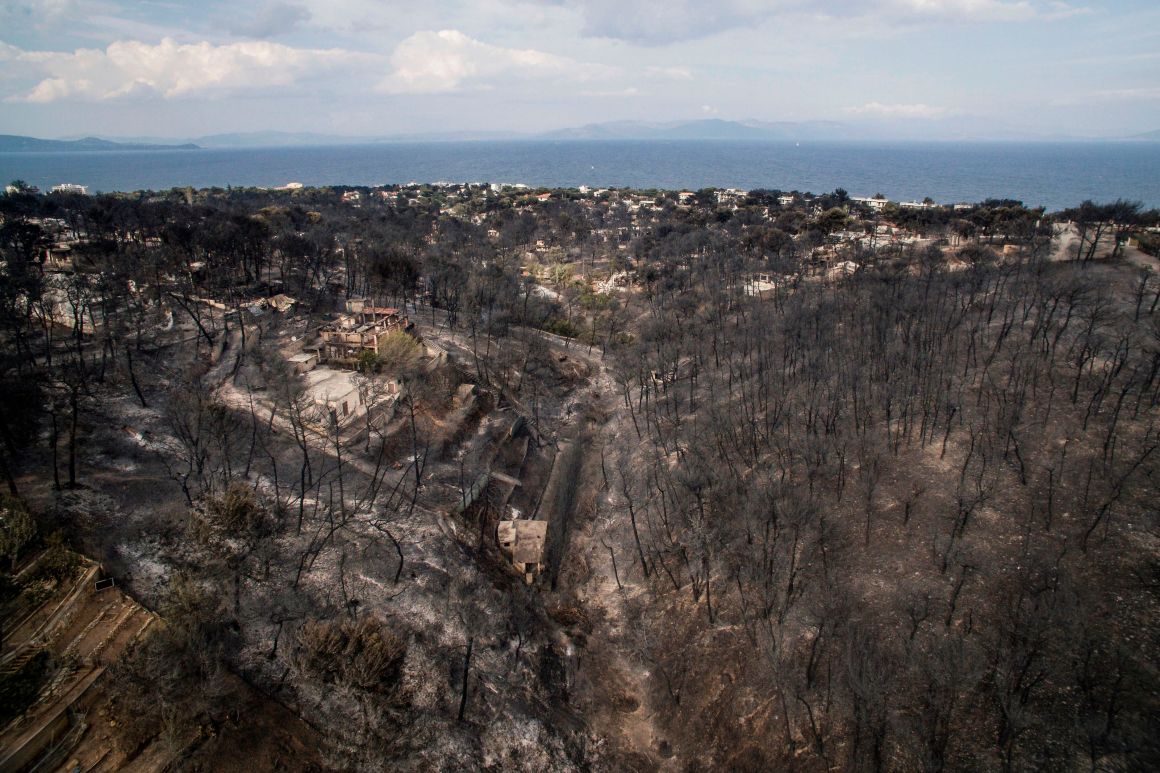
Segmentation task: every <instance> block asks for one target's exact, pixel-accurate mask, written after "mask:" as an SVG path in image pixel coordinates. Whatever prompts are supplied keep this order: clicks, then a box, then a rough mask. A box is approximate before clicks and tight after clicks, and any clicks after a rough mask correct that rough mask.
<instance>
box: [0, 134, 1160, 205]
mask: <svg viewBox="0 0 1160 773" xmlns="http://www.w3.org/2000/svg"><path fill="white" fill-rule="evenodd" d="M0 178H2V179H3V182H8V181H10V180H14V179H22V180H24V181H26V182H28V183H29V184H32V185H36V186H38V187H41V188H44V189H47V188H50V187H51V186H53V185H56V184H59V183H65V182H68V183H76V184H80V185H86V186H88V188H89V190H90V191H93V192H96V191H136V190H164V189H168V188H174V187H185V186H191V187H195V188H210V187H219V188H224V187H230V186H232V187H277V186H279V185H283V184H285V183H287V182H289V181H291V180H296V181H301V182H303V183H304V184H306V185H308V186H312V187H319V186H327V185H367V186H373V185H384V184H392V183H407V182H435V181H439V180H452V181H457V182H521V183H525V184H528V185H530V186H533V187H547V188H572V187H578V186H580V185H588V186H591V187H618V188H666V189H682V188H689V189H697V188H706V187H717V188H727V187H733V188H742V189H746V190H752V189H756V188H767V189H779V190H786V191H789V190H798V191H803V192H811V193H825V192H829V191H832V190H834V189H836V188H844V189H845V190H847V191H848V192H849V193H850V194H851V195H858V196H869V195H873V194H875V193H882V194H884V195H886V196H887V197H889V198H891V199H896V200H902V199H922V198H924V197H927V196H929V197H930V198H932V199H934V200H935V201H937V202H939V203H943V204H951V203H957V202H976V201H982V200H984V199H988V198H1000V199H1004V198H1009V199H1018V200H1020V201H1023V202H1024V203H1025V204H1026V205H1028V206H1031V207H1035V206H1044V207H1046V208H1047V209H1048V210H1052V211H1054V210H1058V209H1064V208H1067V207H1072V206H1075V205H1078V204H1079V203H1080V202H1082V201H1083V200H1085V199H1092V200H1095V201H1111V200H1114V199H1117V198H1123V199H1128V200H1133V201H1140V202H1142V203H1143V205H1144V206H1145V208H1151V207H1158V206H1160V143H1143V142H1142V143H1126V142H1117V143H1110V142H1066V143H1064V142H1060V143H1017V142H972V143H948V142H937V143H936V142H894V143H886V142H804V143H794V142H753V141H680V140H660V141H622V140H602V141H551V140H543V141H472V142H407V143H382V144H374V145H327V146H298V147H277V148H244V149H243V148H239V149H208V148H201V149H197V150H168V149H167V150H156V151H153V150H132V151H107V150H106V151H100V152H92V153H85V152H76V151H70V152H16V153H0Z"/></svg>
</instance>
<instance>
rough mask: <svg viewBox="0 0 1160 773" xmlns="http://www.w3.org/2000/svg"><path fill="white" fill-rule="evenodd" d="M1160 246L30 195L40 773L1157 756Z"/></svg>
mask: <svg viewBox="0 0 1160 773" xmlns="http://www.w3.org/2000/svg"><path fill="white" fill-rule="evenodd" d="M1157 233H1160V216H1158V214H1157V212H1156V211H1150V212H1149V211H1143V209H1142V207H1141V206H1140V205H1138V204H1134V203H1131V202H1124V201H1118V202H1114V203H1111V204H1097V203H1092V202H1084V203H1083V204H1082V205H1080V206H1077V207H1075V208H1074V209H1072V210H1067V211H1063V212H1045V211H1044V210H1043V209H1032V208H1028V207H1025V206H1024V205H1023V204H1022V203H1020V202H1017V201H1009V200H989V201H985V202H980V203H978V204H973V205H956V206H954V207H950V206H946V207H943V206H939V205H935V204H933V203H930V202H923V203H919V202H910V203H907V204H903V205H900V204H897V203H893V202H888V201H886V200H885V199H881V198H873V199H855V198H851V197H850V196H848V195H847V193H846V192H845V191H842V190H837V191H834V192H833V193H828V194H819V195H812V194H807V193H800V192H785V191H764V190H757V191H740V190H733V189H705V190H698V191H658V190H650V191H642V190H627V189H619V190H618V189H601V190H589V189H587V188H580V189H569V190H547V189H529V188H525V187H522V186H500V185H485V184H471V185H467V184H464V185H452V184H443V185H406V186H383V187H377V188H354V187H334V188H293V189H288V190H267V189H253V188H237V189H209V190H194V189H174V190H170V191H161V192H139V193H134V194H117V195H97V196H89V195H84V194H81V193H77V192H72V191H58V192H53V193H48V194H43V193H40V192H39V191H36V190H34V189H31V188H29V187H27V186H23V185H14V186H10V187H9V190H8V192H7V193H6V194H5V195H4V196H3V197H2V198H0V325H2V328H0V341H2V347H0V402H2V405H0V473H2V475H3V480H2V481H0V486H2V490H3V494H2V498H0V527H2V528H0V540H2V546H3V551H2V552H3V554H4V555H3V576H2V578H0V603H2V610H0V611H2V613H3V617H2V618H0V620H2V622H0V625H2V631H0V633H2V635H3V647H2V649H0V694H2V695H3V699H2V700H0V712H3V719H2V720H0V721H2V722H3V723H4V727H3V729H2V730H0V735H2V740H0V769H2V770H25V769H32V768H33V767H34V766H35V769H37V770H86V771H89V770H121V769H134V770H158V771H160V770H243V769H245V770H255V769H258V770H274V769H287V770H368V771H369V770H416V771H419V770H423V771H427V770H494V771H508V770H526V771H543V770H553V771H554V770H607V771H654V770H660V771H685V770H690V771H691V770H741V771H750V770H752V771H765V770H797V771H827V770H849V771H956V770H1091V771H1130V770H1148V769H1156V768H1157V767H1160V741H1158V740H1157V739H1158V738H1160V721H1158V717H1160V697H1158V696H1160V673H1158V671H1157V662H1158V658H1157V654H1158V647H1160V625H1158V622H1157V621H1158V619H1160V618H1158V615H1157V612H1158V601H1160V496H1158V487H1157V483H1158V476H1160V278H1158V274H1157V270H1158V269H1160V262H1158V260H1157V258H1156V257H1155V255H1154V254H1151V253H1154V252H1155V249H1154V248H1155V245H1156V242H1157V236H1156V235H1157Z"/></svg>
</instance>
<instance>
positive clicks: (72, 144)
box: [0, 134, 198, 153]
mask: <svg viewBox="0 0 1160 773" xmlns="http://www.w3.org/2000/svg"><path fill="white" fill-rule="evenodd" d="M197 149H198V147H197V145H194V144H192V143H185V144H181V145H165V144H161V143H160V142H139V143H130V142H113V141H112V140H103V139H99V138H97V137H83V138H81V139H79V140H41V139H37V138H35V137H21V136H19V135H15V134H0V153H61V152H70V151H76V152H89V151H94V150H96V151H99V150H197Z"/></svg>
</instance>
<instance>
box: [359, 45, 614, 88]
mask: <svg viewBox="0 0 1160 773" xmlns="http://www.w3.org/2000/svg"><path fill="white" fill-rule="evenodd" d="M391 65H392V67H393V68H394V70H393V71H392V72H391V74H390V75H388V76H387V77H386V78H385V79H384V80H383V81H382V82H381V83H380V84H379V89H380V90H381V91H385V92H387V93H390V94H439V93H446V92H450V91H457V90H459V89H460V88H462V87H464V86H465V85H467V84H469V83H474V84H477V85H478V84H481V82H484V81H486V79H488V78H494V77H496V76H503V77H504V78H505V79H509V80H510V79H514V78H542V77H551V76H563V77H567V78H569V79H572V80H582V81H583V80H591V79H594V78H599V77H604V76H608V75H611V74H612V73H613V72H614V70H613V68H610V67H606V66H603V65H595V64H587V63H583V62H577V61H575V60H573V59H569V58H567V57H563V56H557V55H555V54H549V53H546V52H544V51H537V50H535V49H530V48H527V49H519V48H504V47H502V46H494V45H491V44H489V43H483V42H481V41H479V40H475V39H474V38H470V37H468V36H467V35H464V34H463V33H462V32H459V31H457V30H440V31H439V32H416V33H415V34H414V35H411V36H410V37H409V38H407V39H406V40H404V41H403V42H401V43H400V44H399V45H398V46H397V47H396V48H395V51H394V53H393V54H391ZM482 85H483V86H484V87H486V85H487V84H486V83H482Z"/></svg>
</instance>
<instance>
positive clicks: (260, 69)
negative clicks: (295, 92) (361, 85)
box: [0, 38, 367, 102]
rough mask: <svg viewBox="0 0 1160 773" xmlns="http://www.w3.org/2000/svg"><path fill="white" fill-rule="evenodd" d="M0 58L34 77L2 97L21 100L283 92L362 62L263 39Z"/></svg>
mask: <svg viewBox="0 0 1160 773" xmlns="http://www.w3.org/2000/svg"><path fill="white" fill-rule="evenodd" d="M0 55H2V56H6V57H7V58H8V61H10V62H15V63H17V64H18V65H20V66H22V67H24V68H26V69H27V70H29V71H31V72H33V73H36V74H37V76H38V77H42V79H41V80H40V81H39V82H38V83H37V84H36V85H35V86H34V87H33V88H32V89H31V90H30V91H28V92H27V93H25V94H22V95H19V96H16V97H11V98H10V99H11V100H14V101H24V102H55V101H58V100H62V99H76V100H86V101H103V100H111V99H124V98H133V97H151V98H164V99H173V98H179V97H186V96H193V95H214V94H218V93H223V92H236V91H248V90H253V89H261V88H267V87H273V86H288V85H291V84H293V83H296V82H298V81H300V80H302V79H304V78H306V77H309V76H311V75H313V74H315V73H319V72H323V71H327V70H331V69H334V68H336V67H342V66H347V65H352V64H355V63H358V62H361V61H365V60H366V59H367V55H365V54H356V53H352V52H349V51H343V50H341V49H303V48H291V47H289V46H284V45H280V44H277V43H268V42H264V41H245V42H238V43H229V44H226V45H213V44H211V43H208V42H201V43H190V44H182V43H177V42H175V41H174V40H173V39H172V38H164V39H162V40H161V42H160V43H157V44H156V45H152V44H149V43H142V42H139V41H133V40H125V41H118V42H115V43H111V44H110V45H109V46H108V47H107V48H105V49H104V50H101V49H92V48H82V49H77V50H76V51H74V52H72V53H61V52H55V51H21V50H20V49H15V48H13V47H9V48H8V50H7V51H6V52H0ZM43 76H47V77H43Z"/></svg>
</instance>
